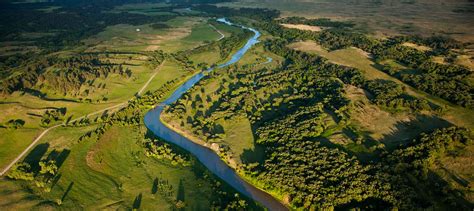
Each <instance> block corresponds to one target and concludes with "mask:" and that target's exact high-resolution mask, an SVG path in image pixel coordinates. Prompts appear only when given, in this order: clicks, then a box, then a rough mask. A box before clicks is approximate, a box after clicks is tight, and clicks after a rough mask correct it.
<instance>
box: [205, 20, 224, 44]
mask: <svg viewBox="0 0 474 211" xmlns="http://www.w3.org/2000/svg"><path fill="white" fill-rule="evenodd" d="M209 26H211V27H212V28H213V29H214V30H215V31H216V32H217V33H219V34H220V35H221V37H220V38H219V39H217V41H220V40H222V39H224V38H225V35H224V34H223V33H222V32H221V31H219V29H217V28H216V27H215V26H214V25H212V24H209Z"/></svg>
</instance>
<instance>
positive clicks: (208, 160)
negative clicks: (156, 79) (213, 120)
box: [144, 19, 289, 210]
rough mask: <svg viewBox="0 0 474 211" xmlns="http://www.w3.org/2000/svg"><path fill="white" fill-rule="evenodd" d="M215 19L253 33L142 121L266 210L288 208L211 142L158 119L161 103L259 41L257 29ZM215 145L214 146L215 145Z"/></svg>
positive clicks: (180, 92) (235, 60) (173, 99)
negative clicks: (224, 57)
mask: <svg viewBox="0 0 474 211" xmlns="http://www.w3.org/2000/svg"><path fill="white" fill-rule="evenodd" d="M218 21H219V22H222V23H225V24H228V25H233V26H238V27H240V28H242V29H244V30H250V31H252V32H253V33H254V36H253V37H251V38H250V39H249V40H248V41H247V43H246V44H245V45H244V46H243V47H242V48H240V49H239V50H238V51H237V52H235V53H234V54H233V55H232V56H231V58H230V60H229V61H228V62H226V63H224V64H221V65H218V66H217V67H216V68H211V69H209V70H207V71H204V72H202V73H200V74H197V75H195V76H194V77H192V78H190V79H189V80H188V81H186V82H185V83H183V85H181V86H180V87H178V88H177V89H176V90H175V92H174V93H173V94H172V95H171V96H170V97H169V98H167V99H166V100H164V101H163V103H162V104H161V106H157V107H155V108H154V109H153V110H151V111H149V112H148V113H147V114H146V115H145V119H144V122H145V125H146V127H147V128H148V129H149V130H150V131H151V132H153V133H154V134H155V135H157V136H158V137H160V138H162V139H164V140H166V141H167V142H170V143H172V144H175V145H177V146H179V147H181V148H183V149H185V150H187V151H188V152H190V153H191V154H193V155H194V156H195V157H196V158H197V159H198V160H199V161H200V162H201V163H202V164H203V165H204V166H206V167H207V168H208V169H209V170H210V171H211V172H212V173H214V174H215V175H216V176H218V177H219V178H221V179H222V180H224V181H225V182H226V183H228V184H229V185H231V186H232V187H234V188H235V189H236V190H237V191H239V192H240V193H242V194H244V195H246V196H248V197H250V198H252V199H253V200H254V201H256V202H259V203H261V204H262V205H263V206H265V207H266V208H268V209H269V210H288V209H289V208H288V207H287V206H286V205H284V204H283V203H282V202H281V200H280V199H278V198H277V197H275V196H273V195H271V194H270V193H267V192H265V191H263V190H262V189H261V188H260V187H256V186H254V185H252V183H249V182H248V181H247V180H246V179H244V178H245V177H242V176H240V175H241V173H238V172H236V170H235V169H234V168H232V167H231V166H229V165H228V164H227V163H226V162H225V161H224V160H222V158H221V156H219V153H216V151H215V150H213V149H212V148H213V147H212V146H206V145H205V143H203V142H201V141H202V140H199V139H195V138H193V137H192V136H191V135H190V134H186V133H183V131H177V130H175V129H173V128H172V127H170V126H169V125H168V126H167V125H166V122H164V121H162V119H161V114H162V112H163V110H164V107H163V106H166V105H171V104H173V103H175V102H176V101H177V100H178V99H180V98H181V96H182V95H183V94H184V93H186V92H187V91H188V90H189V89H191V88H192V87H193V86H194V85H195V84H196V83H198V82H199V81H200V80H201V79H202V78H204V76H205V73H208V72H211V71H213V70H215V69H219V68H224V67H227V66H230V65H232V64H235V63H236V62H238V61H240V59H241V58H242V57H243V56H244V55H245V53H246V52H247V51H248V50H249V49H250V48H251V47H253V46H254V45H255V44H257V43H258V42H259V41H258V38H259V37H260V36H261V34H260V32H258V31H257V30H255V29H252V28H248V27H245V26H240V25H235V24H233V23H230V22H229V21H227V20H226V19H218ZM216 149H218V148H217V147H216ZM217 151H218V150H217ZM280 198H281V197H280Z"/></svg>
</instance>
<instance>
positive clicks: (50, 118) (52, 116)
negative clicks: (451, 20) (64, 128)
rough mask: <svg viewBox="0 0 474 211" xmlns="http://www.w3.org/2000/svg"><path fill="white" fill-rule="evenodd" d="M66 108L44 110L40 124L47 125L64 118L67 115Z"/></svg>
mask: <svg viewBox="0 0 474 211" xmlns="http://www.w3.org/2000/svg"><path fill="white" fill-rule="evenodd" d="M66 111H67V109H66V108H58V109H54V110H47V111H46V112H44V114H43V116H42V117H41V123H40V125H41V126H42V127H47V126H49V125H51V124H53V123H54V122H57V121H61V120H62V118H63V117H64V116H65V115H66Z"/></svg>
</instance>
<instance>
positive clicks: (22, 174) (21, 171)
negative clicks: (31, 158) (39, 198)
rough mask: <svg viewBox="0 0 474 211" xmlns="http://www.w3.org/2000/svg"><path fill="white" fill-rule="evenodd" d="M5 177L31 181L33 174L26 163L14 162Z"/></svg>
mask: <svg viewBox="0 0 474 211" xmlns="http://www.w3.org/2000/svg"><path fill="white" fill-rule="evenodd" d="M7 177H8V178H10V179H15V180H26V181H33V179H34V174H33V172H32V171H31V166H30V165H29V164H28V163H23V162H21V163H15V165H13V166H12V168H11V169H10V172H8V174H7Z"/></svg>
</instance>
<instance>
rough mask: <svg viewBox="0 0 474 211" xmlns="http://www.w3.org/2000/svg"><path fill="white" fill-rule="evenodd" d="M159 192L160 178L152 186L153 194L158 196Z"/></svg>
mask: <svg viewBox="0 0 474 211" xmlns="http://www.w3.org/2000/svg"><path fill="white" fill-rule="evenodd" d="M157 192H158V178H155V179H154V180H153V184H152V185H151V194H156V193H157Z"/></svg>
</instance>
